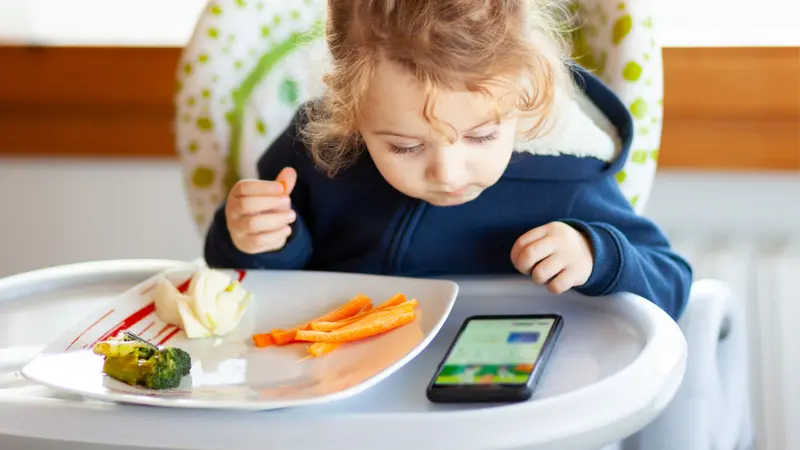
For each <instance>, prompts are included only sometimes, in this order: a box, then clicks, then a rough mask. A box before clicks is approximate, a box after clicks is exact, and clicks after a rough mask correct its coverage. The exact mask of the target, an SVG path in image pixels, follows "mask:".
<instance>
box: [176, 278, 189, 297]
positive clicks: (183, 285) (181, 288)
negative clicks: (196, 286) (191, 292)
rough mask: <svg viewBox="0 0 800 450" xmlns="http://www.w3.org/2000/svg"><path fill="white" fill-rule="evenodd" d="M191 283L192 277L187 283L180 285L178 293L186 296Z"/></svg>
mask: <svg viewBox="0 0 800 450" xmlns="http://www.w3.org/2000/svg"><path fill="white" fill-rule="evenodd" d="M191 282H192V277H189V278H188V279H187V280H186V281H184V282H183V283H181V284H179V285H178V286H177V287H176V289H178V292H180V293H181V294H185V293H186V291H187V290H188V289H189V284H190V283H191Z"/></svg>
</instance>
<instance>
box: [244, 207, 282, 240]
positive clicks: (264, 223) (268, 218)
mask: <svg viewBox="0 0 800 450" xmlns="http://www.w3.org/2000/svg"><path fill="white" fill-rule="evenodd" d="M296 219H297V214H296V213H295V212H294V211H293V210H289V211H281V212H271V213H265V214H253V215H250V216H242V217H239V218H238V219H234V220H233V227H232V228H234V229H236V230H237V231H238V234H239V235H242V236H244V235H251V234H259V233H266V232H270V231H275V230H280V229H281V228H283V227H285V226H287V225H289V224H290V223H292V222H294V221H295V220H296Z"/></svg>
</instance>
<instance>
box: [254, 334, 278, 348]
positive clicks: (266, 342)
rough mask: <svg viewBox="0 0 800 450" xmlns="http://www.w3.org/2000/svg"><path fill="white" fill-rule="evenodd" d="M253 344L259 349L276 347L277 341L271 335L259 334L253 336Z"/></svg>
mask: <svg viewBox="0 0 800 450" xmlns="http://www.w3.org/2000/svg"><path fill="white" fill-rule="evenodd" d="M253 343H254V344H255V345H256V347H258V348H264V347H269V346H270V345H275V339H274V338H273V337H272V335H271V334H269V333H258V334H254V335H253Z"/></svg>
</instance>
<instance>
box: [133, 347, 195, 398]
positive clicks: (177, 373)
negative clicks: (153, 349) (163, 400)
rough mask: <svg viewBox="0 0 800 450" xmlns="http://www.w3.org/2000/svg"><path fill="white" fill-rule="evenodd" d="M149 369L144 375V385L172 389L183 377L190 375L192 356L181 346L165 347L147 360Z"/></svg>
mask: <svg viewBox="0 0 800 450" xmlns="http://www.w3.org/2000/svg"><path fill="white" fill-rule="evenodd" d="M147 364H148V365H149V369H148V371H147V374H146V375H145V377H144V383H143V384H144V385H145V386H146V387H148V388H150V389H170V388H174V387H177V386H178V385H179V384H180V383H181V379H182V378H183V377H184V376H186V375H189V370H190V369H191V358H190V357H189V354H188V353H186V352H185V351H183V350H181V349H179V348H174V347H170V348H164V349H161V350H159V351H158V353H156V355H155V356H153V357H152V358H150V359H149V360H148V361H147Z"/></svg>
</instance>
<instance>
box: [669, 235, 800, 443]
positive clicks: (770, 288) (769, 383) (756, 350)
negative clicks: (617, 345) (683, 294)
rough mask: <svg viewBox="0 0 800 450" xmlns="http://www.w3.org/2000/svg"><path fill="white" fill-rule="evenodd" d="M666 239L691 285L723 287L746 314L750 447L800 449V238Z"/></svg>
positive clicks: (681, 237)
mask: <svg viewBox="0 0 800 450" xmlns="http://www.w3.org/2000/svg"><path fill="white" fill-rule="evenodd" d="M671 235H672V242H673V244H674V246H675V248H676V249H677V250H678V251H679V252H681V254H682V255H684V256H685V257H686V258H687V259H688V260H689V261H690V262H691V263H692V265H693V267H694V270H695V279H700V278H716V279H720V280H723V281H726V282H727V283H729V285H730V286H731V287H732V289H733V291H734V292H735V293H736V299H735V301H736V302H737V303H738V307H739V308H740V310H741V311H743V312H744V317H745V322H746V331H745V333H746V335H747V339H746V341H747V342H748V343H749V346H748V348H747V349H742V350H743V351H745V350H746V351H747V352H748V353H749V358H748V359H749V369H750V370H749V373H748V376H749V385H750V394H751V395H750V402H751V406H750V409H751V411H752V417H753V423H754V426H755V430H754V432H755V434H756V437H755V441H756V448H757V449H758V450H800V427H798V426H797V425H798V424H800V351H799V349H800V233H798V234H795V235H787V236H786V237H785V238H782V239H761V238H746V237H737V236H719V235H717V236H713V235H712V236H696V235H693V234H692V235H688V234H686V235H681V234H680V233H671ZM714 450H742V449H741V448H736V449H733V448H730V449H729V448H726V449H714Z"/></svg>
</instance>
